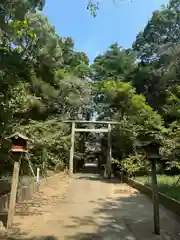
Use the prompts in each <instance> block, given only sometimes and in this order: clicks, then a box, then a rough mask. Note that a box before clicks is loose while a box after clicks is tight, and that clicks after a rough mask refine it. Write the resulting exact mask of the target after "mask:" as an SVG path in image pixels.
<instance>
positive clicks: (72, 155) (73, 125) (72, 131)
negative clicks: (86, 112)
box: [69, 122, 75, 176]
mask: <svg viewBox="0 0 180 240" xmlns="http://www.w3.org/2000/svg"><path fill="white" fill-rule="evenodd" d="M74 137H75V122H72V129H71V149H70V158H69V176H71V175H72V174H73V158H74Z"/></svg>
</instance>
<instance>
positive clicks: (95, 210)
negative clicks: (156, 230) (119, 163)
mask: <svg viewBox="0 0 180 240" xmlns="http://www.w3.org/2000/svg"><path fill="white" fill-rule="evenodd" d="M17 210H18V213H17V215H16V217H15V224H14V229H13V234H12V235H11V236H13V239H14V238H15V237H16V238H15V239H23V240H24V239H28V240H34V239H38V240H45V239H46V240H55V239H57V240H64V239H65V240H71V239H72V240H73V239H74V240H76V239H77V240H100V239H101V240H103V239H104V240H116V239H118V240H155V239H163V240H166V239H174V240H175V239H177V240H178V239H180V235H178V234H179V232H180V223H178V221H177V220H176V219H175V217H174V216H173V215H172V214H171V213H169V212H168V211H166V210H164V209H163V208H161V225H162V228H163V229H165V230H162V233H163V234H162V236H161V237H155V236H154V235H153V234H152V231H153V223H152V219H153V217H152V204H151V202H150V201H149V200H148V199H147V198H146V197H145V196H144V195H141V194H139V193H138V192H137V191H136V190H134V189H132V188H130V187H129V186H127V185H124V184H120V183H116V182H114V181H111V182H110V183H108V182H105V181H103V180H102V179H97V178H92V177H85V175H79V176H78V175H76V176H75V178H74V179H71V180H66V181H64V180H58V179H57V178H56V179H55V180H54V181H51V184H49V185H48V186H47V185H44V187H42V188H41V191H40V194H39V195H37V196H36V197H35V199H34V201H30V202H29V203H26V204H24V208H22V207H21V208H18V209H17ZM164 232H167V233H168V235H171V236H174V238H166V237H165V236H164V235H165V234H164ZM48 236H49V238H48ZM9 239H11V238H9Z"/></svg>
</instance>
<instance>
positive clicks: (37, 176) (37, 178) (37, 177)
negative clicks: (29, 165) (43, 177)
mask: <svg viewBox="0 0 180 240" xmlns="http://www.w3.org/2000/svg"><path fill="white" fill-rule="evenodd" d="M39 172H40V169H39V168H37V175H36V181H37V182H39V181H40V178H39Z"/></svg>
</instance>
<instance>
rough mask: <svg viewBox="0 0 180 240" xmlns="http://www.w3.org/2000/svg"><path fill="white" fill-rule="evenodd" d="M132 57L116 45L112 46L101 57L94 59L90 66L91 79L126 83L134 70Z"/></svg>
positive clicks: (129, 52)
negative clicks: (91, 70)
mask: <svg viewBox="0 0 180 240" xmlns="http://www.w3.org/2000/svg"><path fill="white" fill-rule="evenodd" d="M134 60H135V58H134V56H133V54H132V52H131V51H129V50H128V49H121V47H119V46H118V44H117V43H115V44H112V45H111V46H110V47H109V49H108V50H107V51H106V52H105V53H104V54H102V55H99V56H97V57H96V58H95V60H94V63H93V64H92V69H93V75H94V76H93V79H94V80H95V81H102V80H108V79H113V80H120V81H128V80H130V79H128V78H129V76H130V74H131V72H132V71H133V70H134V68H135V63H134Z"/></svg>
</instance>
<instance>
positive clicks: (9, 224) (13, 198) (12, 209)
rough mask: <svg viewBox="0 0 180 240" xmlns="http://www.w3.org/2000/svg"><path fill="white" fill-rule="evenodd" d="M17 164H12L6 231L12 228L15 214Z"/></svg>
mask: <svg viewBox="0 0 180 240" xmlns="http://www.w3.org/2000/svg"><path fill="white" fill-rule="evenodd" d="M19 168H20V164H19V162H15V163H14V170H13V176H12V184H11V195H10V203H9V209H8V219H7V229H11V228H12V223H13V217H14V213H15V205H16V195H17V188H18V178H19Z"/></svg>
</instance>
